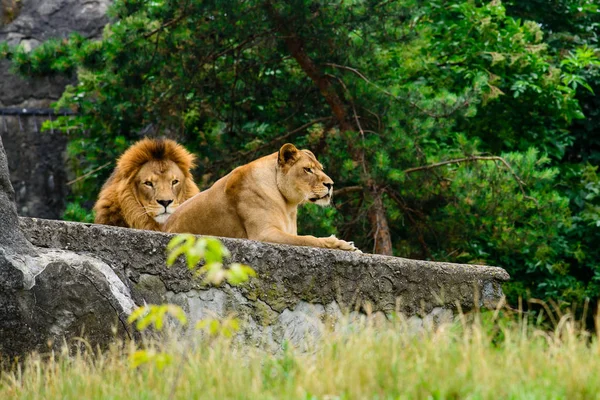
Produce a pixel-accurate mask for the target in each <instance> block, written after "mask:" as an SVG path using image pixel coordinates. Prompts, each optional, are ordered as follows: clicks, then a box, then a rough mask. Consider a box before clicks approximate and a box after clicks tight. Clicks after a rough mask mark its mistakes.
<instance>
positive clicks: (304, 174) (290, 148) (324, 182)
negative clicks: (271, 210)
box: [278, 144, 333, 206]
mask: <svg viewBox="0 0 600 400" xmlns="http://www.w3.org/2000/svg"><path fill="white" fill-rule="evenodd" d="M278 166H279V170H280V172H279V177H278V180H279V181H280V182H279V184H278V186H279V189H280V191H281V192H282V193H283V195H284V196H285V197H286V198H287V199H288V201H292V202H296V203H298V204H301V203H306V202H310V203H315V204H318V205H321V206H326V205H328V204H329V203H330V202H331V195H332V194H333V180H331V178H330V177H329V176H327V175H326V174H325V172H323V165H321V163H320V162H319V161H317V159H316V157H315V155H314V154H313V153H312V152H310V151H309V150H298V149H297V148H296V147H295V146H294V145H292V144H285V145H283V147H282V148H281V149H280V151H279V159H278Z"/></svg>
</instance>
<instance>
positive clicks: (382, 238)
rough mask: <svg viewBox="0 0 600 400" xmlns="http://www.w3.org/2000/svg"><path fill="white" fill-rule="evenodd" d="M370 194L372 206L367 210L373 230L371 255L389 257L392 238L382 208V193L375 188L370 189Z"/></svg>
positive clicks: (391, 252)
mask: <svg viewBox="0 0 600 400" xmlns="http://www.w3.org/2000/svg"><path fill="white" fill-rule="evenodd" d="M370 193H371V196H372V197H373V204H372V205H371V208H370V209H369V221H370V222H371V229H373V230H374V232H373V240H374V242H375V243H374V245H373V253H374V254H383V255H386V256H391V255H393V249H392V237H391V235H390V228H389V226H388V221H387V217H386V214H385V207H384V206H383V199H382V193H381V191H380V190H379V189H378V188H377V187H376V186H373V187H372V188H371V190H370Z"/></svg>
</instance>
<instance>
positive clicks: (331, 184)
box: [323, 183, 333, 190]
mask: <svg viewBox="0 0 600 400" xmlns="http://www.w3.org/2000/svg"><path fill="white" fill-rule="evenodd" d="M323 185H325V187H326V188H327V189H329V190H331V188H332V187H333V183H323Z"/></svg>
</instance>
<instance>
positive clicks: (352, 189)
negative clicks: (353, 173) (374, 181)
mask: <svg viewBox="0 0 600 400" xmlns="http://www.w3.org/2000/svg"><path fill="white" fill-rule="evenodd" d="M364 190H365V188H364V187H362V186H346V187H343V188H340V189H336V190H334V191H333V195H334V196H344V195H347V194H349V193H356V192H363V191H364Z"/></svg>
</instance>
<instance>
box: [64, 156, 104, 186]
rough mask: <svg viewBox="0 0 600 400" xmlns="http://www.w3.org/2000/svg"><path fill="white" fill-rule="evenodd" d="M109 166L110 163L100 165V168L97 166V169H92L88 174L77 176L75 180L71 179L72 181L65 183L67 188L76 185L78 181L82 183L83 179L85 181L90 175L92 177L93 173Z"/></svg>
mask: <svg viewBox="0 0 600 400" xmlns="http://www.w3.org/2000/svg"><path fill="white" fill-rule="evenodd" d="M110 164H112V161H109V162H107V163H106V164H102V165H101V166H99V167H98V168H94V169H93V170H91V171H90V172H87V173H85V174H83V175H81V176H78V177H77V178H75V179H73V180H72V181H69V182H67V186H71V185H72V184H74V183H77V182H79V181H82V180H84V179H86V178H87V177H89V176H90V175H92V174H93V173H95V172H98V171H100V170H101V169H104V168H106V167H108V166H109V165H110Z"/></svg>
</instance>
